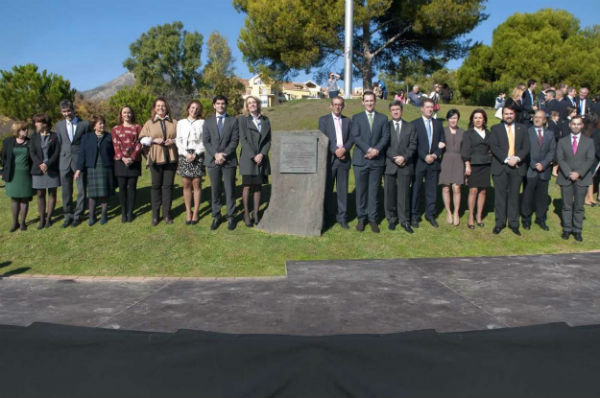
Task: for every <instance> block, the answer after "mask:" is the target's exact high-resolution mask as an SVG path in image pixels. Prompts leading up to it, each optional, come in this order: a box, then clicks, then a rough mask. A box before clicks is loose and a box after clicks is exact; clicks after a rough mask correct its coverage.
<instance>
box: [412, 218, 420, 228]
mask: <svg viewBox="0 0 600 398" xmlns="http://www.w3.org/2000/svg"><path fill="white" fill-rule="evenodd" d="M410 226H411V227H413V228H419V220H412V222H411V223H410Z"/></svg>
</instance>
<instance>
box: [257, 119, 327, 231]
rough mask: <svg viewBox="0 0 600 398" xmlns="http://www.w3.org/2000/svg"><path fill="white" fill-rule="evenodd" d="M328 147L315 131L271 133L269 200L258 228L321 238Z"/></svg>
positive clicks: (325, 139)
mask: <svg viewBox="0 0 600 398" xmlns="http://www.w3.org/2000/svg"><path fill="white" fill-rule="evenodd" d="M328 145H329V139H328V138H327V136H326V135H325V134H323V133H321V132H320V131H318V130H315V131H274V132H273V134H272V142H271V197H270V199H269V205H268V207H267V209H266V210H265V212H264V214H263V217H262V219H261V220H260V223H259V224H258V229H260V230H263V231H265V232H268V233H276V234H290V235H300V236H320V235H321V230H322V228H323V206H324V198H325V180H326V176H327V167H326V162H327V146H328Z"/></svg>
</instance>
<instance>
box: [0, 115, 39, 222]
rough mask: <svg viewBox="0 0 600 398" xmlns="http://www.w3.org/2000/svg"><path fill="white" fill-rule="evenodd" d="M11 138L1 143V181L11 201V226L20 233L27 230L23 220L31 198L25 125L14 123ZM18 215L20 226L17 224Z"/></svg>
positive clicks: (27, 140)
mask: <svg viewBox="0 0 600 398" xmlns="http://www.w3.org/2000/svg"><path fill="white" fill-rule="evenodd" d="M12 133H13V134H12V136H11V137H8V138H6V139H5V140H4V141H3V142H2V165H3V166H4V169H3V170H2V179H3V180H4V181H6V195H7V196H8V197H9V198H10V199H11V202H10V210H11V213H12V226H11V227H10V232H15V231H16V230H17V229H18V228H19V226H20V227H21V231H25V230H26V229H27V224H26V222H25V220H26V219H27V211H28V210H29V202H30V201H31V197H32V196H33V190H32V188H31V159H30V156H29V141H30V140H29V137H27V123H15V124H13V126H12ZM19 215H20V216H21V218H20V224H19Z"/></svg>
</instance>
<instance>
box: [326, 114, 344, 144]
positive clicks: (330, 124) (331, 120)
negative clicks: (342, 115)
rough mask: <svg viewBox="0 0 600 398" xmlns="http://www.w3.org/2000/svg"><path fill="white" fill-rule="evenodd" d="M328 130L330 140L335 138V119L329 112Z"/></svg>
mask: <svg viewBox="0 0 600 398" xmlns="http://www.w3.org/2000/svg"><path fill="white" fill-rule="evenodd" d="M343 128H344V120H343V119H342V138H343V137H344V130H343ZM329 131H331V133H332V134H330V137H329V139H330V140H337V137H336V134H335V121H334V119H333V115H332V114H331V113H330V114H329Z"/></svg>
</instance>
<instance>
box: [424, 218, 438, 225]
mask: <svg viewBox="0 0 600 398" xmlns="http://www.w3.org/2000/svg"><path fill="white" fill-rule="evenodd" d="M425 219H426V220H427V221H429V224H431V226H432V227H433V228H438V227H439V225H438V223H437V221H435V218H428V217H425Z"/></svg>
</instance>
